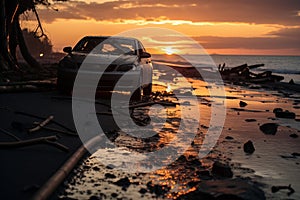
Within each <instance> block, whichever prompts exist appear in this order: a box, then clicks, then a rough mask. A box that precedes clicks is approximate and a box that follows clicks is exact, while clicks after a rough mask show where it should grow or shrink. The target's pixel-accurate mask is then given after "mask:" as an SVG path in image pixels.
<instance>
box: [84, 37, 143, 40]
mask: <svg viewBox="0 0 300 200" xmlns="http://www.w3.org/2000/svg"><path fill="white" fill-rule="evenodd" d="M94 38H95V39H96V38H97V39H108V38H117V39H129V40H138V39H136V38H133V37H122V36H85V37H83V38H82V39H94Z"/></svg>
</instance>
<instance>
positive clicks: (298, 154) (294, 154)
mask: <svg viewBox="0 0 300 200" xmlns="http://www.w3.org/2000/svg"><path fill="white" fill-rule="evenodd" d="M292 156H295V157H299V156H300V153H297V152H294V153H292Z"/></svg>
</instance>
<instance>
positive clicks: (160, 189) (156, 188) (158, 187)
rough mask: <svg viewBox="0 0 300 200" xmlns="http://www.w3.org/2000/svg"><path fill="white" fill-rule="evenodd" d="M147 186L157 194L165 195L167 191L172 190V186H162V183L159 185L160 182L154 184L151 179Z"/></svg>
mask: <svg viewBox="0 0 300 200" xmlns="http://www.w3.org/2000/svg"><path fill="white" fill-rule="evenodd" d="M147 187H148V189H149V191H150V192H151V193H154V194H156V196H161V195H164V194H165V193H167V192H168V191H169V190H170V188H169V187H168V186H162V185H158V184H155V185H153V184H152V182H151V181H149V182H148V183H147Z"/></svg>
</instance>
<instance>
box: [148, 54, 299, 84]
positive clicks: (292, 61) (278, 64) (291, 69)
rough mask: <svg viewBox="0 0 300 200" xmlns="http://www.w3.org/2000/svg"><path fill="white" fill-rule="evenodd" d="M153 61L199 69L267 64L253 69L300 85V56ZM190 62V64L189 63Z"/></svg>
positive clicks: (165, 58)
mask: <svg viewBox="0 0 300 200" xmlns="http://www.w3.org/2000/svg"><path fill="white" fill-rule="evenodd" d="M153 60H154V61H155V60H158V61H164V62H168V63H170V64H180V65H181V66H185V65H191V64H192V65H194V66H198V67H211V65H212V64H213V62H214V64H215V65H216V66H218V65H219V64H223V63H225V64H226V66H227V67H236V66H239V65H242V64H245V63H247V64H248V65H254V64H265V65H264V66H263V67H259V68H256V69H252V71H253V72H255V73H261V72H263V71H272V73H273V74H276V75H281V76H283V77H284V80H283V82H289V81H290V80H291V79H293V80H294V82H295V83H298V84H300V56H259V55H258V56H256V55H210V56H203V55H184V58H183V57H181V56H178V55H170V56H168V55H153ZM187 60H188V62H189V63H188V62H187Z"/></svg>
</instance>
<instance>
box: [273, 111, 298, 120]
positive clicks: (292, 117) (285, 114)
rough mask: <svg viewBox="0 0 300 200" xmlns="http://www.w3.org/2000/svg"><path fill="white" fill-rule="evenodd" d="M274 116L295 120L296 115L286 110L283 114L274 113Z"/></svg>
mask: <svg viewBox="0 0 300 200" xmlns="http://www.w3.org/2000/svg"><path fill="white" fill-rule="evenodd" d="M275 116H276V117H277V118H286V119H295V118H296V114H295V113H293V112H290V111H288V110H286V111H284V112H283V111H282V112H280V111H277V112H275Z"/></svg>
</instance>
